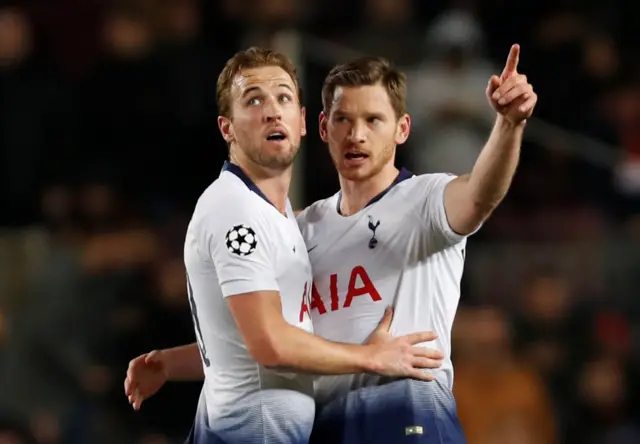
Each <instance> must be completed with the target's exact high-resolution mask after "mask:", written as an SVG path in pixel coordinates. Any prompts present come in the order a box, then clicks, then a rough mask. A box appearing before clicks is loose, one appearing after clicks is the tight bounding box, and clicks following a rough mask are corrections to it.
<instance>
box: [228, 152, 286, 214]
mask: <svg viewBox="0 0 640 444" xmlns="http://www.w3.org/2000/svg"><path fill="white" fill-rule="evenodd" d="M229 160H230V161H231V163H234V164H236V165H238V166H239V167H240V168H242V171H244V173H245V174H246V175H247V177H249V179H251V181H252V182H253V183H255V184H256V186H257V187H258V188H259V189H260V191H262V193H263V194H264V195H265V196H266V197H267V199H269V201H270V202H271V203H272V204H273V205H274V206H275V207H276V209H277V210H278V211H280V212H281V213H282V214H285V215H286V212H287V198H288V197H289V185H290V184H291V165H290V166H288V167H286V168H283V169H273V168H266V167H263V166H261V165H258V164H257V163H255V162H253V161H251V160H250V159H248V158H247V157H246V156H243V155H235V154H234V153H232V154H231V155H230V156H229Z"/></svg>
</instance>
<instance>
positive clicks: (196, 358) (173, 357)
mask: <svg viewBox="0 0 640 444" xmlns="http://www.w3.org/2000/svg"><path fill="white" fill-rule="evenodd" d="M162 359H163V362H164V364H165V366H166V372H167V379H168V380H170V381H201V380H203V379H204V370H203V368H202V359H201V357H200V349H199V348H198V344H197V343H195V342H194V343H193V344H189V345H181V346H180V347H174V348H167V349H164V350H162Z"/></svg>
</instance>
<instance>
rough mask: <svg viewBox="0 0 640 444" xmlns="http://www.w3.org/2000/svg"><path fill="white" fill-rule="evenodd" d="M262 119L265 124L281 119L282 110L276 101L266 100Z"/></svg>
mask: <svg viewBox="0 0 640 444" xmlns="http://www.w3.org/2000/svg"><path fill="white" fill-rule="evenodd" d="M264 119H265V120H266V121H267V122H273V121H280V120H281V119H282V108H281V107H280V105H279V104H278V102H277V101H276V100H268V101H267V102H266V103H265V104H264Z"/></svg>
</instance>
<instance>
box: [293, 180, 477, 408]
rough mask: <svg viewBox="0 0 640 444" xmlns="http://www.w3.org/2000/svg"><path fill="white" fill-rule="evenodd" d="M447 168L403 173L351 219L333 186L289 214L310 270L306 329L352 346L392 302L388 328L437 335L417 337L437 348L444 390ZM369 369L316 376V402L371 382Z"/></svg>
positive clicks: (454, 253)
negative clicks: (301, 239) (331, 192)
mask: <svg viewBox="0 0 640 444" xmlns="http://www.w3.org/2000/svg"><path fill="white" fill-rule="evenodd" d="M454 178H455V176H452V175H448V174H426V175H421V176H414V175H413V174H411V173H409V172H408V171H406V170H402V171H401V172H400V174H399V176H398V178H397V179H396V181H395V182H394V183H393V184H392V185H391V186H390V187H389V188H388V189H387V190H385V191H384V192H383V193H381V194H380V195H378V196H376V198H374V199H372V201H371V202H370V203H369V205H368V206H367V207H365V208H364V209H363V210H362V211H360V212H358V213H357V214H354V215H352V216H348V217H344V216H342V215H340V214H339V205H340V193H337V194H335V195H333V196H332V197H330V198H328V199H325V200H321V201H318V202H316V203H314V204H313V205H311V206H310V207H308V208H307V209H306V210H304V211H303V212H302V213H300V215H299V216H298V224H299V225H300V228H301V230H302V234H303V236H304V239H305V242H306V244H307V250H308V251H309V258H310V260H311V266H312V270H313V286H312V292H311V294H310V295H309V300H308V307H305V310H307V309H308V311H309V313H310V314H311V318H312V320H313V327H314V331H315V333H316V334H317V335H320V336H322V337H324V338H326V339H329V340H332V341H339V342H348V343H355V344H361V343H363V342H364V341H365V340H366V339H367V337H368V336H369V334H370V333H371V332H372V331H373V330H374V329H375V328H376V326H377V325H378V323H379V321H380V319H381V318H382V316H383V314H384V310H385V308H386V307H388V306H393V307H395V311H394V318H393V322H392V325H391V332H392V333H393V334H394V335H404V334H408V333H413V332H417V331H424V330H433V331H435V332H436V333H437V334H438V339H437V340H436V341H434V342H433V343H426V344H422V345H424V346H427V347H431V348H437V349H438V350H440V351H442V352H443V353H444V356H445V357H444V360H443V364H442V367H441V369H439V370H436V375H437V377H438V379H439V380H440V381H441V382H442V383H443V384H444V386H446V387H448V389H449V390H451V388H452V385H453V366H452V364H451V328H452V325H453V320H454V317H455V313H456V310H457V308H458V301H459V298H460V280H461V277H462V271H463V266H464V257H465V244H466V240H465V237H464V236H461V235H459V234H457V233H455V232H454V231H453V230H452V229H451V227H450V226H449V223H448V221H447V216H446V214H445V208H444V189H445V187H446V185H447V184H448V183H449V182H450V181H451V180H453V179H454ZM378 382H379V379H378V378H377V377H376V376H373V375H365V374H361V375H345V376H321V377H319V378H318V379H317V380H316V397H317V399H318V400H319V401H320V402H322V401H325V400H327V399H328V398H331V397H333V396H336V395H339V394H342V393H344V392H346V391H348V390H352V389H356V388H360V387H362V386H370V385H376V384H377V383H378Z"/></svg>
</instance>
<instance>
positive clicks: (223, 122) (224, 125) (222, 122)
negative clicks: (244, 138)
mask: <svg viewBox="0 0 640 444" xmlns="http://www.w3.org/2000/svg"><path fill="white" fill-rule="evenodd" d="M218 128H219V129H220V134H222V138H223V139H224V140H225V142H227V143H231V142H233V141H234V140H235V138H236V137H235V134H234V132H233V123H232V122H231V119H229V118H228V117H224V116H218Z"/></svg>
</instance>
